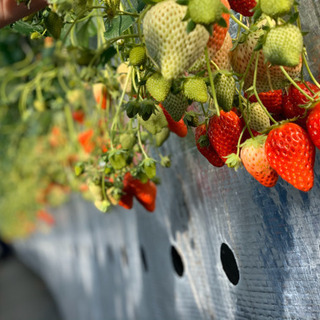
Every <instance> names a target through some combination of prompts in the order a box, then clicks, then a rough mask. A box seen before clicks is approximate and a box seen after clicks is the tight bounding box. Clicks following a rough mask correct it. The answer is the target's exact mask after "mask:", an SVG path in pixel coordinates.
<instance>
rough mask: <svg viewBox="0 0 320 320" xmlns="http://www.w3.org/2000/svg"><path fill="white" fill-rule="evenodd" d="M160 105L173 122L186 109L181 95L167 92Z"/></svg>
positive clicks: (186, 105)
mask: <svg viewBox="0 0 320 320" xmlns="http://www.w3.org/2000/svg"><path fill="white" fill-rule="evenodd" d="M169 1H170V0H169ZM162 105H163V106H164V107H165V109H166V110H167V111H168V113H169V114H170V116H171V117H172V119H173V120H174V121H179V120H180V119H181V118H182V117H183V115H184V113H185V112H186V110H187V108H188V101H187V99H186V97H185V96H184V95H183V94H182V93H178V94H173V93H171V92H169V94H168V95H167V98H166V99H165V100H164V101H163V103H162Z"/></svg>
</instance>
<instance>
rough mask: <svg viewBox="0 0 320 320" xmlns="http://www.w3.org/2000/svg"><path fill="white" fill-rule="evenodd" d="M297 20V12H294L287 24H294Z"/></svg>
mask: <svg viewBox="0 0 320 320" xmlns="http://www.w3.org/2000/svg"><path fill="white" fill-rule="evenodd" d="M298 18H299V12H295V13H294V14H293V15H292V16H291V17H290V19H289V20H288V23H295V22H296V21H297V19H298Z"/></svg>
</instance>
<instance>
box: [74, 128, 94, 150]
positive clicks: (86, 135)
mask: <svg viewBox="0 0 320 320" xmlns="http://www.w3.org/2000/svg"><path fill="white" fill-rule="evenodd" d="M93 134H94V132H93V130H92V129H88V130H86V131H84V132H81V133H79V135H78V141H79V143H80V144H81V145H82V147H83V149H84V151H85V152H86V153H91V152H92V151H93V150H94V148H95V145H94V142H93V141H92V139H93Z"/></svg>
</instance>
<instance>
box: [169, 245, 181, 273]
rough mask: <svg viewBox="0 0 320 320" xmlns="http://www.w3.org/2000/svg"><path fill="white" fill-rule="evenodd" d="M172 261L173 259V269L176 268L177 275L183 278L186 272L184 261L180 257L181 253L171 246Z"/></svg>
mask: <svg viewBox="0 0 320 320" xmlns="http://www.w3.org/2000/svg"><path fill="white" fill-rule="evenodd" d="M171 259H172V264H173V267H174V270H175V272H176V274H177V275H178V276H179V277H182V276H183V272H184V265H183V261H182V258H181V256H180V254H179V252H178V251H177V249H176V248H175V247H174V246H171Z"/></svg>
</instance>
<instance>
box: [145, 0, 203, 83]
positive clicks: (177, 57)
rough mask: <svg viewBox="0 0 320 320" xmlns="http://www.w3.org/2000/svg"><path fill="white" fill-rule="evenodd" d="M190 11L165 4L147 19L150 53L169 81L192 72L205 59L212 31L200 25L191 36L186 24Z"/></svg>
mask: <svg viewBox="0 0 320 320" xmlns="http://www.w3.org/2000/svg"><path fill="white" fill-rule="evenodd" d="M186 12H187V7H186V6H181V5H179V4H177V3H176V2H175V1H170V0H169V1H162V2H159V3H157V4H156V5H154V6H153V7H152V8H151V9H150V10H149V11H148V12H147V13H146V15H145V17H144V20H143V31H144V36H145V43H146V48H147V54H148V55H149V57H150V58H151V60H152V61H153V62H154V63H155V64H156V65H157V67H159V68H160V70H161V73H162V75H163V76H164V77H165V78H166V79H173V78H176V77H177V76H179V75H180V74H181V73H183V72H184V71H186V70H188V69H189V68H190V67H191V65H192V64H193V63H194V62H195V61H196V60H197V59H198V58H199V57H200V56H201V54H202V53H203V51H204V48H205V46H206V44H207V42H208V39H209V33H208V31H207V30H206V29H205V27H203V26H201V25H199V24H198V25H197V26H196V27H195V29H194V30H193V31H192V32H190V33H187V31H186V27H187V22H186V21H182V20H183V18H184V16H185V15H186Z"/></svg>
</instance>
